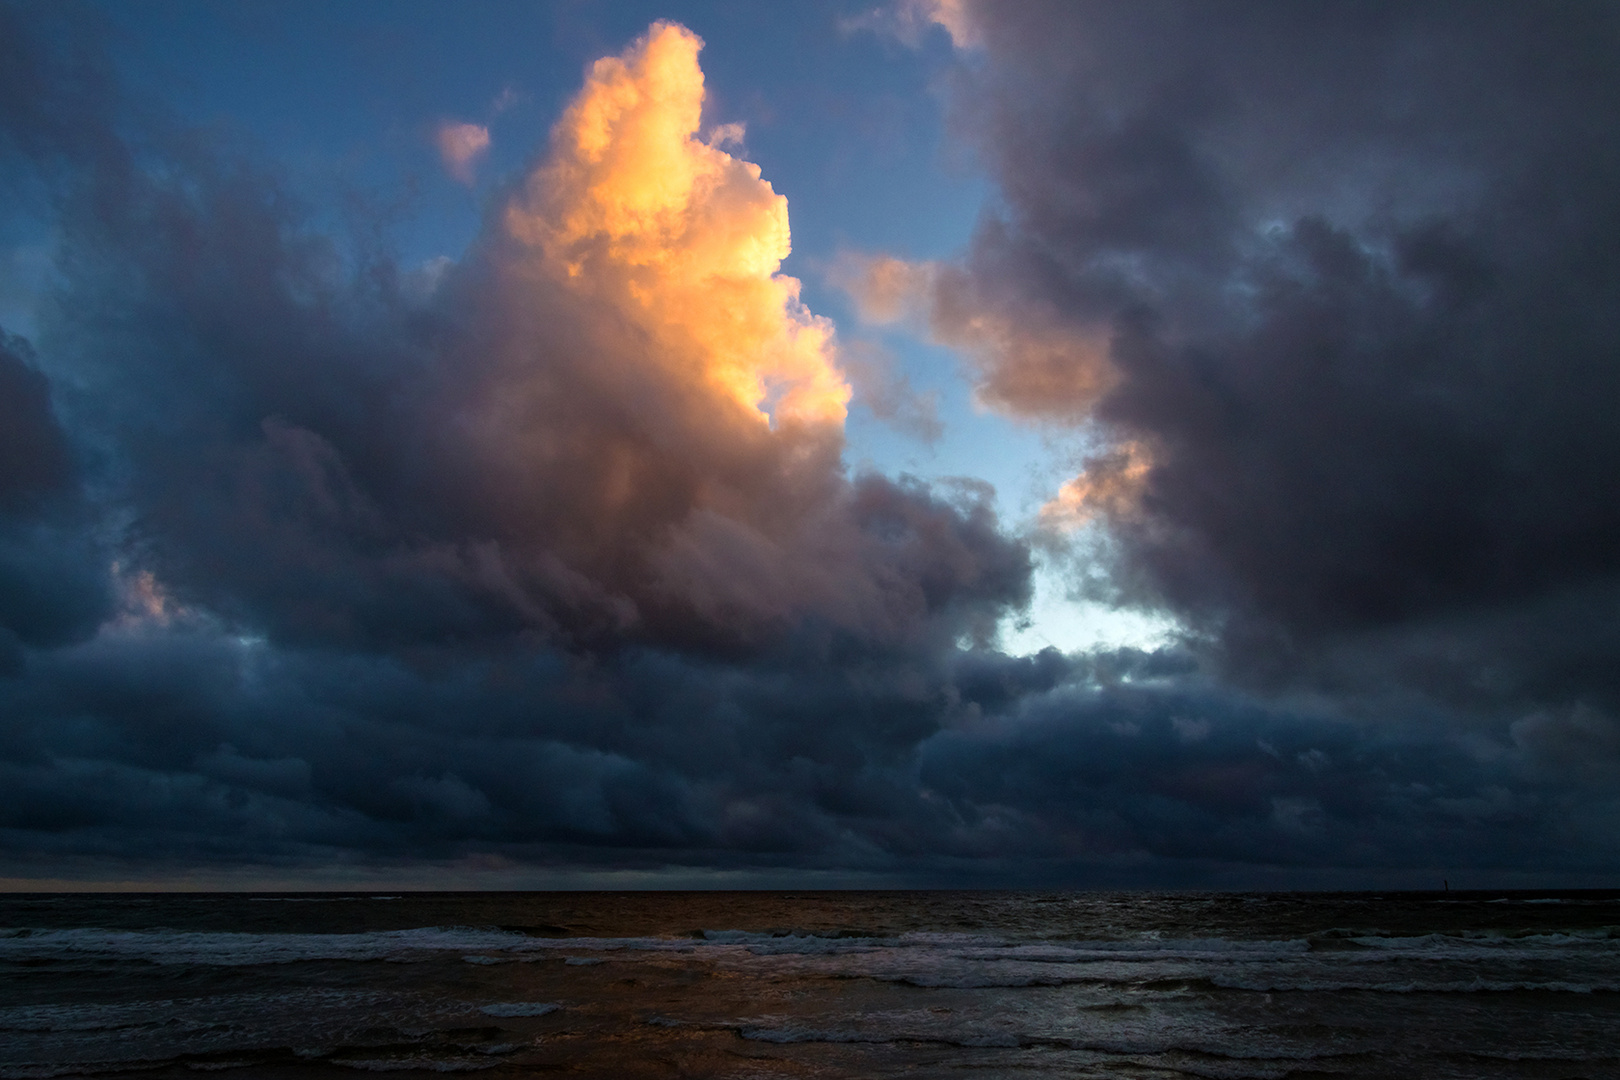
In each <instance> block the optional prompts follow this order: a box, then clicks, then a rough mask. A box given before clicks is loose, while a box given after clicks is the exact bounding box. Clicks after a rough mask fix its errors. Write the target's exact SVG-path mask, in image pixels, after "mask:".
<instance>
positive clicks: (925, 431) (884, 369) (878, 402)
mask: <svg viewBox="0 0 1620 1080" xmlns="http://www.w3.org/2000/svg"><path fill="white" fill-rule="evenodd" d="M842 362H843V368H844V371H845V372H846V373H847V374H848V376H849V380H850V382H851V384H852V385H853V386H854V388H855V396H856V398H857V400H859V402H860V403H861V404H863V405H865V406H866V407H867V408H868V409H870V410H871V412H872V415H873V416H875V417H876V418H877V419H879V420H881V421H882V422H884V423H885V424H888V425H889V426H890V427H892V428H893V429H894V430H896V431H898V432H900V433H901V434H902V435H907V436H909V437H911V438H913V439H916V440H918V441H919V442H925V443H928V444H930V445H932V444H934V443H936V442H938V441H939V440H940V438H941V436H943V435H944V434H945V425H944V424H943V423H941V422H940V419H939V394H938V392H937V391H934V390H929V391H926V392H918V391H917V390H916V389H915V388H913V387H912V385H911V380H910V379H909V378H907V377H906V374H905V373H904V372H902V371H900V370H899V368H898V366H897V364H896V363H895V360H894V357H893V356H891V355H889V354H888V353H887V352H885V351H884V350H883V349H882V347H881V346H879V345H876V344H874V343H872V342H863V341H859V340H856V341H853V342H848V343H846V344H845V345H844V348H843V355H842Z"/></svg>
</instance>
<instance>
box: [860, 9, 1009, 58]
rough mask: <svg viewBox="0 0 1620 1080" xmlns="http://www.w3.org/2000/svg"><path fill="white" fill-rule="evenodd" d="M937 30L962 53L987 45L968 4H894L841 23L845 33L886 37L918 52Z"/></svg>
mask: <svg viewBox="0 0 1620 1080" xmlns="http://www.w3.org/2000/svg"><path fill="white" fill-rule="evenodd" d="M936 26H937V27H939V28H940V29H942V30H944V31H945V33H946V34H947V35H948V36H949V37H950V39H951V44H952V45H953V46H955V47H956V48H958V49H975V48H978V47H979V46H980V45H982V44H983V38H982V36H981V34H980V32H979V25H978V22H977V21H976V19H975V16H974V13H973V9H972V6H971V5H970V4H969V3H968V2H967V0H894V2H893V3H891V4H887V5H885V6H883V7H876V8H872V9H871V10H870V11H867V12H864V13H862V14H860V15H854V16H850V17H848V18H845V19H843V20H841V21H840V22H839V27H840V28H841V29H842V30H843V31H844V32H845V33H854V32H857V31H862V30H865V31H870V32H872V33H875V34H883V35H886V36H889V37H893V38H895V39H897V40H899V41H900V42H901V43H902V44H905V45H908V46H910V47H911V48H914V49H915V48H917V47H919V46H920V45H921V44H922V39H923V35H924V34H925V33H926V32H927V31H928V30H930V29H932V28H934V27H936Z"/></svg>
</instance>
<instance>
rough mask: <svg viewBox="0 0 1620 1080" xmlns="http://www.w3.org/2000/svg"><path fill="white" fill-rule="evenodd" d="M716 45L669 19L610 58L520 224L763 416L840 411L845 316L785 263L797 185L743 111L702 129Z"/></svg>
mask: <svg viewBox="0 0 1620 1080" xmlns="http://www.w3.org/2000/svg"><path fill="white" fill-rule="evenodd" d="M702 46H703V42H702V40H701V39H700V38H699V37H698V36H697V35H696V34H694V33H692V32H691V31H690V30H688V29H686V28H685V27H683V26H679V25H676V24H674V23H667V22H661V23H656V24H654V25H653V26H652V28H651V29H650V30H649V31H648V33H647V35H646V36H645V37H643V38H642V39H640V40H639V41H638V42H636V44H635V45H633V46H632V47H631V48H630V49H629V50H628V51H627V52H626V53H625V54H624V55H623V56H618V57H606V58H603V59H601V60H598V61H597V62H596V63H595V65H594V66H593V67H592V68H591V70H590V73H589V75H588V77H587V79H586V84H585V88H584V89H583V90H582V91H581V93H580V95H579V96H578V97H577V98H576V99H575V100H574V102H573V104H572V105H571V106H570V107H569V109H568V111H567V112H566V113H565V114H564V116H563V118H562V120H561V121H560V122H559V123H558V125H557V127H556V129H555V130H554V132H553V136H552V152H551V157H550V159H549V160H548V161H547V162H546V164H545V165H544V166H543V167H542V168H541V169H539V170H538V171H537V172H536V173H535V174H534V175H533V176H531V177H530V179H529V183H528V188H527V192H526V197H525V198H524V199H522V200H520V201H519V202H518V203H517V204H515V205H514V206H512V207H511V208H510V209H509V211H508V214H507V225H508V228H509V229H510V231H511V233H512V235H513V236H514V237H515V238H517V239H518V240H519V241H520V242H522V243H523V244H526V245H528V246H529V247H531V248H532V249H533V250H534V251H535V252H537V253H538V255H539V257H540V260H541V262H542V263H543V265H544V267H545V269H546V270H547V271H548V272H549V273H550V274H551V275H552V276H554V277H555V278H556V279H558V280H560V281H561V282H562V283H564V285H565V286H566V287H567V288H570V289H572V290H574V291H576V292H578V293H583V294H586V295H587V296H588V297H589V298H591V299H593V300H595V301H598V302H604V303H606V304H607V305H609V306H610V307H611V308H612V309H614V310H616V311H617V312H618V314H619V316H620V317H621V318H622V319H624V320H625V321H627V322H628V323H629V324H631V325H633V326H636V327H638V328H639V329H640V330H641V331H642V332H643V333H645V334H646V335H647V336H648V338H649V339H650V341H651V342H652V343H653V344H654V346H655V347H654V348H653V349H651V350H649V351H648V356H649V358H650V362H655V363H662V364H664V365H666V366H670V367H672V368H673V369H674V370H673V371H672V372H671V374H674V375H676V376H677V377H678V378H680V379H681V380H682V381H685V382H689V383H693V384H699V385H703V386H706V387H708V388H709V389H711V390H713V391H715V392H716V393H718V394H719V395H722V396H723V397H725V398H728V399H729V400H731V401H733V402H735V403H736V404H738V405H740V406H742V407H743V408H745V409H746V410H749V411H751V412H752V413H753V414H754V415H755V416H757V418H758V419H759V421H760V422H761V423H770V422H773V421H774V422H775V423H776V424H784V423H787V424H807V425H841V424H842V422H843V419H844V415H845V408H846V406H847V404H848V401H849V397H850V388H849V384H848V383H847V381H846V380H845V379H844V377H843V375H842V373H841V372H840V371H839V368H838V365H837V362H836V354H835V343H834V339H833V327H832V324H831V323H830V322H829V321H827V320H826V319H823V318H820V317H818V316H815V315H813V314H811V313H810V312H809V310H808V309H806V308H805V307H804V305H803V304H802V303H801V302H800V300H799V289H800V283H799V281H798V280H797V279H796V278H792V277H788V276H787V275H784V274H781V273H779V270H780V268H781V264H782V260H783V259H784V258H786V257H787V255H788V252H789V249H790V245H789V232H788V211H787V200H786V199H785V198H783V197H782V196H781V195H778V194H777V193H776V192H775V191H774V190H772V188H771V185H770V183H769V182H767V181H766V180H764V179H762V177H761V175H760V169H759V166H757V165H754V164H753V163H751V162H748V161H744V160H742V159H741V158H739V157H736V156H734V155H733V154H731V153H728V152H726V151H725V150H724V149H722V148H721V147H722V146H725V145H730V144H734V143H736V142H738V141H740V138H741V134H742V133H741V129H740V127H737V126H736V125H725V126H723V127H721V128H717V129H716V130H715V131H714V132H713V133H711V136H710V138H709V139H707V140H705V139H703V138H700V137H699V128H700V123H701V117H702V111H703V99H704V87H703V71H702V69H701V68H700V67H699V66H698V60H697V57H698V51H699V50H700V49H701V48H702Z"/></svg>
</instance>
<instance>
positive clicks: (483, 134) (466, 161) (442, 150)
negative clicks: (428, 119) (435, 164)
mask: <svg viewBox="0 0 1620 1080" xmlns="http://www.w3.org/2000/svg"><path fill="white" fill-rule="evenodd" d="M436 141H437V142H438V144H439V156H440V157H442V158H443V159H444V167H445V168H446V169H449V170H450V175H451V176H454V177H455V178H456V179H457V180H460V181H461V182H462V183H463V184H471V183H472V182H473V167H474V165H475V164H476V163H477V161H478V159H479V158H481V157H483V156H484V155H485V154H486V153H488V152H489V128H487V127H485V126H484V125H482V124H453V123H449V122H445V123H443V124H440V125H439V131H438V135H437V137H436Z"/></svg>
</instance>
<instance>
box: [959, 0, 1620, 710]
mask: <svg viewBox="0 0 1620 1080" xmlns="http://www.w3.org/2000/svg"><path fill="white" fill-rule="evenodd" d="M974 11H975V13H976V25H977V26H978V27H979V30H980V32H981V36H982V39H983V41H984V43H985V50H986V51H985V54H984V55H983V56H982V57H980V58H979V59H978V60H975V61H971V62H970V63H969V64H968V65H967V69H966V70H965V71H964V72H963V73H962V75H961V79H962V82H963V85H962V87H961V88H960V89H961V91H962V92H961V93H960V94H959V96H958V103H959V112H960V120H961V123H962V124H963V125H964V128H965V129H966V130H967V131H969V132H971V135H972V137H973V138H974V139H975V140H976V141H977V142H978V144H979V145H980V146H981V148H982V152H983V155H984V158H985V161H986V163H987V164H988V166H989V167H990V168H991V170H992V171H993V173H994V175H995V176H996V178H997V180H998V181H999V184H1000V187H1001V191H1002V194H1003V197H1004V200H1005V202H1004V206H1003V208H1002V210H1001V212H1000V213H999V214H998V215H996V216H994V217H992V218H991V219H989V220H987V221H986V222H985V223H984V224H983V226H982V227H981V229H980V232H979V236H978V239H977V241H976V243H975V245H974V248H973V250H972V253H971V255H970V256H969V257H968V259H967V260H966V262H965V264H963V265H962V266H959V267H948V268H946V269H945V270H943V271H940V272H939V273H938V274H937V279H936V280H937V284H936V286H935V293H934V298H933V301H932V302H933V304H934V310H933V313H932V317H933V319H934V322H935V326H936V333H943V334H945V335H946V336H948V335H949V332H950V326H951V322H952V319H956V320H957V321H960V319H961V312H962V311H963V310H966V311H968V312H969V313H971V314H974V315H975V316H977V317H979V318H980V319H981V321H982V320H983V319H985V318H986V317H989V318H992V319H994V318H1000V319H1002V320H1003V321H1004V322H1006V323H1008V324H1011V325H1034V326H1044V325H1048V324H1050V323H1051V322H1052V321H1053V320H1058V321H1062V322H1065V323H1066V324H1067V326H1068V327H1069V332H1070V333H1071V334H1072V335H1073V337H1074V338H1075V339H1076V340H1078V341H1102V342H1106V343H1107V347H1106V350H1105V353H1106V355H1105V356H1104V355H1102V351H1099V350H1093V351H1087V350H1085V349H1078V348H1077V349H1074V350H1071V352H1069V353H1067V354H1065V353H1061V352H1054V351H1052V350H1050V349H1048V350H1045V351H1041V350H1030V349H1025V350H1023V351H1020V350H1019V349H1018V348H1015V347H1007V348H1003V349H1002V350H1001V351H1000V352H995V353H994V355H992V356H991V357H990V358H989V359H987V360H986V361H985V363H984V366H983V380H984V382H983V388H982V392H983V394H984V395H985V397H986V399H987V400H989V401H991V402H992V403H996V404H998V405H1000V406H1001V407H1004V408H1007V409H1009V410H1010V411H1013V412H1017V413H1021V414H1024V415H1029V416H1035V417H1040V418H1044V419H1048V420H1051V421H1053V422H1060V423H1067V422H1070V420H1071V419H1072V418H1073V417H1074V415H1076V412H1077V411H1078V412H1080V413H1083V414H1085V415H1089V416H1091V417H1092V418H1094V419H1095V420H1097V421H1100V422H1101V423H1102V424H1103V425H1105V426H1106V429H1107V430H1108V431H1110V432H1111V433H1112V434H1113V435H1114V436H1115V437H1116V438H1118V439H1120V440H1122V441H1125V442H1128V443H1129V444H1130V445H1132V446H1133V447H1134V448H1135V449H1136V450H1137V451H1138V452H1140V453H1142V454H1144V455H1145V456H1146V457H1147V458H1148V459H1150V460H1151V462H1152V467H1151V469H1150V470H1149V472H1148V474H1147V476H1146V478H1145V481H1144V482H1143V483H1142V484H1141V486H1140V491H1139V498H1137V499H1135V500H1132V502H1131V505H1130V506H1129V507H1128V508H1122V507H1121V506H1120V505H1119V504H1118V502H1117V500H1116V501H1115V502H1113V503H1111V504H1109V505H1099V506H1097V507H1096V509H1097V510H1098V511H1099V512H1101V513H1104V514H1106V515H1107V516H1108V517H1110V518H1111V524H1112V528H1113V532H1114V535H1115V537H1116V539H1117V540H1118V542H1119V546H1118V552H1119V559H1120V565H1119V567H1118V569H1119V573H1118V575H1117V576H1116V578H1115V583H1116V585H1117V586H1118V587H1119V588H1120V589H1121V590H1122V592H1123V594H1124V595H1125V596H1126V597H1127V598H1130V599H1134V600H1137V601H1141V602H1147V603H1149V604H1160V603H1162V604H1165V605H1168V606H1169V607H1171V608H1172V609H1174V610H1175V611H1177V612H1179V613H1180V614H1181V615H1182V616H1183V617H1184V618H1186V619H1188V620H1189V621H1190V622H1191V623H1192V624H1193V625H1194V626H1196V627H1198V628H1200V629H1201V630H1205V631H1208V632H1210V633H1212V634H1213V635H1215V636H1216V637H1217V638H1218V639H1219V640H1220V642H1221V644H1222V645H1223V647H1224V648H1225V649H1226V651H1227V653H1228V655H1229V656H1230V657H1231V658H1233V659H1235V660H1238V661H1239V662H1240V663H1242V664H1245V665H1250V666H1254V667H1270V668H1271V672H1270V673H1271V674H1273V675H1282V674H1284V673H1286V672H1288V671H1290V670H1296V671H1297V670H1298V665H1300V664H1302V663H1304V662H1306V661H1307V660H1308V659H1309V658H1310V657H1311V656H1312V655H1314V654H1317V653H1318V652H1319V651H1321V650H1324V649H1329V650H1330V649H1334V648H1346V649H1350V650H1352V651H1356V650H1362V651H1365V646H1366V640H1365V639H1366V638H1367V636H1368V635H1380V634H1383V633H1385V632H1386V631H1390V630H1391V629H1399V630H1402V631H1408V632H1409V631H1410V629H1411V628H1413V627H1416V626H1419V625H1432V626H1433V627H1434V628H1435V632H1436V633H1437V634H1441V635H1449V636H1450V638H1451V639H1452V640H1453V641H1456V640H1457V639H1458V638H1459V637H1461V636H1463V635H1462V634H1461V631H1462V630H1463V626H1462V625H1461V624H1463V623H1467V622H1470V621H1474V620H1478V623H1479V625H1480V627H1481V631H1482V638H1481V640H1480V641H1479V642H1478V643H1477V646H1478V647H1477V648H1474V647H1469V648H1467V649H1465V650H1463V651H1462V653H1460V654H1459V655H1461V656H1463V659H1462V662H1461V664H1459V665H1458V667H1459V670H1456V671H1453V672H1452V675H1451V679H1452V681H1453V682H1454V683H1456V684H1459V685H1460V684H1464V683H1467V682H1468V681H1469V680H1470V679H1471V678H1473V677H1474V676H1475V675H1476V674H1477V670H1476V671H1470V670H1469V668H1470V667H1473V668H1476V669H1477V668H1478V667H1488V666H1491V665H1492V664H1493V657H1501V659H1502V661H1503V665H1502V666H1504V667H1512V666H1513V664H1512V663H1511V662H1509V661H1510V660H1511V657H1510V656H1509V655H1508V654H1515V655H1516V656H1517V658H1519V659H1523V658H1525V657H1526V654H1527V653H1528V652H1529V651H1531V649H1532V647H1531V646H1527V645H1525V644H1523V643H1520V644H1513V643H1512V642H1511V640H1510V639H1511V638H1512V637H1513V636H1514V635H1515V634H1517V635H1524V636H1531V637H1543V636H1546V635H1556V636H1558V637H1560V638H1563V639H1570V640H1568V645H1569V648H1570V649H1571V650H1572V652H1571V653H1570V655H1569V656H1567V657H1566V658H1565V660H1564V661H1561V660H1560V657H1559V656H1557V655H1552V656H1544V657H1542V658H1540V660H1538V661H1537V663H1538V664H1546V665H1550V666H1552V667H1557V666H1558V665H1559V664H1560V663H1561V662H1563V663H1564V666H1565V667H1567V668H1569V669H1570V670H1569V673H1568V674H1569V678H1568V679H1567V681H1566V682H1565V683H1564V685H1563V686H1562V687H1560V688H1557V692H1559V693H1562V694H1564V695H1566V696H1570V695H1580V694H1582V693H1590V694H1593V695H1598V696H1601V697H1602V698H1603V700H1605V701H1608V702H1610V703H1611V705H1612V703H1613V702H1614V701H1615V700H1616V699H1615V696H1614V695H1615V691H1616V684H1615V681H1614V678H1613V675H1612V672H1613V671H1615V670H1620V665H1617V664H1615V663H1614V659H1615V658H1616V656H1615V653H1614V651H1613V648H1614V644H1615V637H1616V621H1615V610H1616V609H1615V608H1614V607H1613V604H1612V596H1613V589H1614V586H1615V581H1616V576H1617V574H1620V497H1617V496H1616V489H1615V485H1614V477H1615V476H1616V474H1617V469H1620V426H1617V425H1616V424H1615V423H1614V422H1613V416H1612V414H1613V410H1614V407H1615V403H1616V402H1620V304H1617V301H1616V297H1620V201H1617V199H1616V197H1615V192H1616V191H1617V190H1620V151H1617V149H1616V144H1615V141H1614V139H1613V138H1612V134H1611V133H1612V132H1613V131H1615V130H1616V129H1617V128H1620V75H1617V70H1620V69H1617V68H1616V67H1615V65H1614V63H1613V58H1614V56H1615V50H1616V46H1617V43H1620V18H1617V14H1616V10H1615V8H1614V6H1613V5H1610V4H1579V3H1577V4H1567V5H1560V6H1559V7H1558V8H1557V10H1556V11H1547V10H1542V9H1535V10H1532V9H1530V8H1525V7H1518V6H1513V5H1469V6H1464V5H1455V4H1410V3H1401V4H1377V3H1362V4H1349V5H1343V4H1341V5H1291V4H1246V5H1240V6H1234V5H1218V4H1197V3H1143V4H1127V5H1120V4H1102V3H1098V4H1068V3H1063V4H1056V3H1054V4H1043V3H1031V4H1017V5H996V4H983V5H978V6H976V7H975V8H974ZM992 352H994V351H993V350H992ZM1054 364H1056V365H1057V366H1058V367H1060V368H1061V369H1062V370H1061V371H1056V372H1055V371H1054ZM1099 364H1106V366H1107V369H1108V370H1107V374H1106V377H1105V378H1099V376H1098V371H1097V368H1098V365H1099ZM1059 375H1064V376H1065V377H1066V380H1067V382H1066V385H1068V386H1069V387H1072V388H1074V394H1071V395H1068V396H1065V395H1064V394H1062V393H1054V392H1052V385H1053V384H1054V382H1055V381H1062V380H1059V379H1058V376H1059ZM1075 395H1078V397H1076V396H1075ZM1122 511H1123V512H1122ZM1583 598H1586V599H1583ZM1555 610H1557V611H1560V612H1563V613H1567V614H1563V615H1555V614H1553V612H1554V611H1555ZM1510 613H1517V617H1518V621H1517V622H1516V625H1515V626H1514V628H1513V629H1511V630H1510V629H1509V628H1508V627H1506V626H1504V625H1502V622H1503V620H1506V619H1507V618H1508V617H1509V614H1510ZM1577 613H1578V614H1577ZM1543 615H1545V616H1546V617H1543ZM1569 616H1573V617H1574V618H1576V619H1578V620H1579V622H1578V623H1577V624H1576V625H1575V626H1571V625H1570V624H1568V623H1567V622H1566V621H1565V618H1567V617H1569ZM1596 642H1601V644H1595V643H1596ZM1412 644H1413V642H1412V640H1411V639H1410V636H1409V637H1408V638H1407V639H1405V640H1403V641H1402V642H1401V644H1400V646H1399V648H1400V649H1401V650H1408V649H1409V648H1410V646H1411V645H1412ZM1594 648H1595V649H1596V650H1597V651H1598V652H1599V653H1600V654H1602V655H1604V656H1606V657H1607V658H1608V659H1607V662H1606V664H1605V665H1603V667H1606V669H1607V671H1606V672H1605V671H1604V670H1602V668H1600V667H1599V666H1596V665H1594V664H1592V663H1591V662H1589V661H1582V660H1579V659H1577V658H1576V655H1575V654H1578V653H1582V652H1585V651H1589V650H1591V649H1594ZM1549 673H1550V672H1549V669H1546V668H1544V669H1543V671H1542V673H1541V674H1538V673H1536V672H1533V671H1522V672H1519V673H1518V674H1517V675H1516V678H1520V679H1522V680H1525V681H1524V683H1523V686H1522V688H1523V689H1524V690H1525V691H1526V692H1527V693H1528V692H1529V690H1528V688H1529V683H1530V682H1532V681H1535V680H1537V679H1539V678H1541V677H1542V674H1549ZM1551 689H1553V688H1551V687H1542V688H1541V690H1542V691H1548V690H1551Z"/></svg>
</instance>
